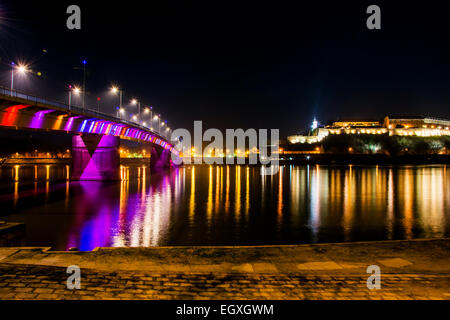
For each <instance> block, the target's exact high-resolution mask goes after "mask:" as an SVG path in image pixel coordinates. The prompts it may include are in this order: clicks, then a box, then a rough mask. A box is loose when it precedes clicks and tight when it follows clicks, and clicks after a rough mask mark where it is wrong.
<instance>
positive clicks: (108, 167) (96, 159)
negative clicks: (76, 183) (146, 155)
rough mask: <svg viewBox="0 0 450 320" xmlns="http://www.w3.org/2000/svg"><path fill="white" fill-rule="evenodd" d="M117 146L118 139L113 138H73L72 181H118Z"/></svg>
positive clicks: (118, 158) (83, 136)
mask: <svg viewBox="0 0 450 320" xmlns="http://www.w3.org/2000/svg"><path fill="white" fill-rule="evenodd" d="M119 145H120V139H119V138H118V137H115V136H106V135H105V136H102V135H76V136H73V138H72V162H73V163H72V179H73V180H119V179H120V155H119Z"/></svg>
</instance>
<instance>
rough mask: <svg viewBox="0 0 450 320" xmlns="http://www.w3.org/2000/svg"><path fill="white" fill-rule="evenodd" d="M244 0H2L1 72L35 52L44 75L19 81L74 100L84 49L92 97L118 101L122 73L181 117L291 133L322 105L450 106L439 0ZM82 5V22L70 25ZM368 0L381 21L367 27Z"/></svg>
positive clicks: (340, 111) (350, 113) (382, 109)
mask: <svg viewBox="0 0 450 320" xmlns="http://www.w3.org/2000/svg"><path fill="white" fill-rule="evenodd" d="M243 2H244V1H236V2H233V1H208V2H201V1H184V2H181V1H180V2H175V1H150V0H149V1H133V0H128V1H114V2H113V1H92V0H91V1H76V0H73V1H1V2H0V48H1V50H0V58H1V66H0V68H1V69H0V84H1V85H3V86H7V87H8V86H9V85H10V82H9V77H10V73H9V64H10V62H11V60H14V61H16V62H20V61H24V62H27V63H30V64H31V68H32V69H33V70H34V71H40V72H42V74H43V75H42V76H41V77H37V76H32V75H28V76H27V79H17V81H16V88H17V89H23V90H27V91H29V92H33V93H35V94H39V95H42V96H48V97H51V98H52V99H57V100H64V99H67V91H66V89H65V86H66V85H68V84H79V85H81V83H82V72H81V71H80V70H75V69H74V67H81V60H83V59H86V60H87V61H88V71H89V73H88V79H87V94H88V97H87V99H88V100H87V101H88V103H87V104H88V105H91V106H93V107H95V108H96V106H97V102H96V98H97V97H100V98H101V102H100V109H101V110H102V111H104V112H113V109H114V106H115V105H117V100H118V99H117V98H114V97H112V96H111V95H110V94H109V93H108V88H109V87H110V86H111V84H112V83H116V84H118V85H120V86H121V87H123V88H124V90H125V98H124V102H128V101H129V99H131V97H137V98H140V99H141V100H142V102H143V103H145V104H148V105H153V106H154V108H155V110H157V111H158V112H160V113H161V114H162V116H163V118H164V119H167V120H168V122H169V125H170V126H171V127H172V128H176V127H177V128H180V127H184V128H191V126H192V123H193V121H194V120H203V121H204V127H216V128H220V129H225V128H279V129H281V135H282V136H285V135H289V134H293V133H297V132H301V131H304V130H306V129H307V127H308V126H309V125H310V123H311V121H312V118H313V117H314V116H315V117H317V119H318V120H319V122H321V123H322V124H323V123H326V122H327V121H328V120H332V119H335V118H348V117H362V118H382V117H383V116H384V115H386V114H396V115H428V116H434V117H441V118H450V111H449V110H450V108H449V107H448V105H449V103H450V76H449V75H450V52H449V51H450V45H449V29H450V22H449V19H448V13H447V12H446V11H445V9H444V8H443V7H440V5H438V4H437V3H436V2H432V1H420V2H419V1H347V0H346V1H320V0H316V1H300V0H298V1H295V2H293V3H289V2H286V3H282V2H280V1H271V2H261V1H255V2H246V4H245V5H243ZM94 3H95V4H94ZM70 4H78V5H80V7H81V11H82V30H81V31H77V30H73V31H69V30H68V29H67V28H66V19H67V17H68V15H67V14H66V8H67V6H68V5H70ZM370 4H377V5H379V6H380V7H381V10H382V30H376V31H371V30H368V29H367V28H366V19H367V17H368V15H367V14H366V9H367V6H368V5H370ZM43 50H46V52H44V51H43ZM129 110H132V109H131V107H130V109H129ZM131 112H132V111H131Z"/></svg>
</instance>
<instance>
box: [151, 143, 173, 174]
mask: <svg viewBox="0 0 450 320" xmlns="http://www.w3.org/2000/svg"><path fill="white" fill-rule="evenodd" d="M170 158H171V157H170V151H169V150H166V149H163V148H159V147H153V148H152V151H151V155H150V168H156V169H163V168H170V163H171V161H170Z"/></svg>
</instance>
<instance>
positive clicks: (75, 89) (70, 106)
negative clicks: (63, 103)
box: [69, 85, 80, 110]
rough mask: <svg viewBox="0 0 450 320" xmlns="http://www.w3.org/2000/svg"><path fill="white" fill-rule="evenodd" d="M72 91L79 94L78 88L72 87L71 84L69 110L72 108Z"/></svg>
mask: <svg viewBox="0 0 450 320" xmlns="http://www.w3.org/2000/svg"><path fill="white" fill-rule="evenodd" d="M72 91H73V92H74V93H75V94H79V93H80V89H79V88H77V87H72V86H71V85H70V86H69V110H70V109H71V108H72Z"/></svg>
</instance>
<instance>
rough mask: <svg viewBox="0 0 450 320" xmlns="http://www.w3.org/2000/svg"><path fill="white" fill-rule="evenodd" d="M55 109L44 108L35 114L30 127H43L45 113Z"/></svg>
mask: <svg viewBox="0 0 450 320" xmlns="http://www.w3.org/2000/svg"><path fill="white" fill-rule="evenodd" d="M53 111H55V110H42V111H38V112H36V113H35V114H34V116H33V119H31V124H30V128H33V129H41V128H42V124H43V123H44V119H45V115H46V114H47V113H51V112H53Z"/></svg>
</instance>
